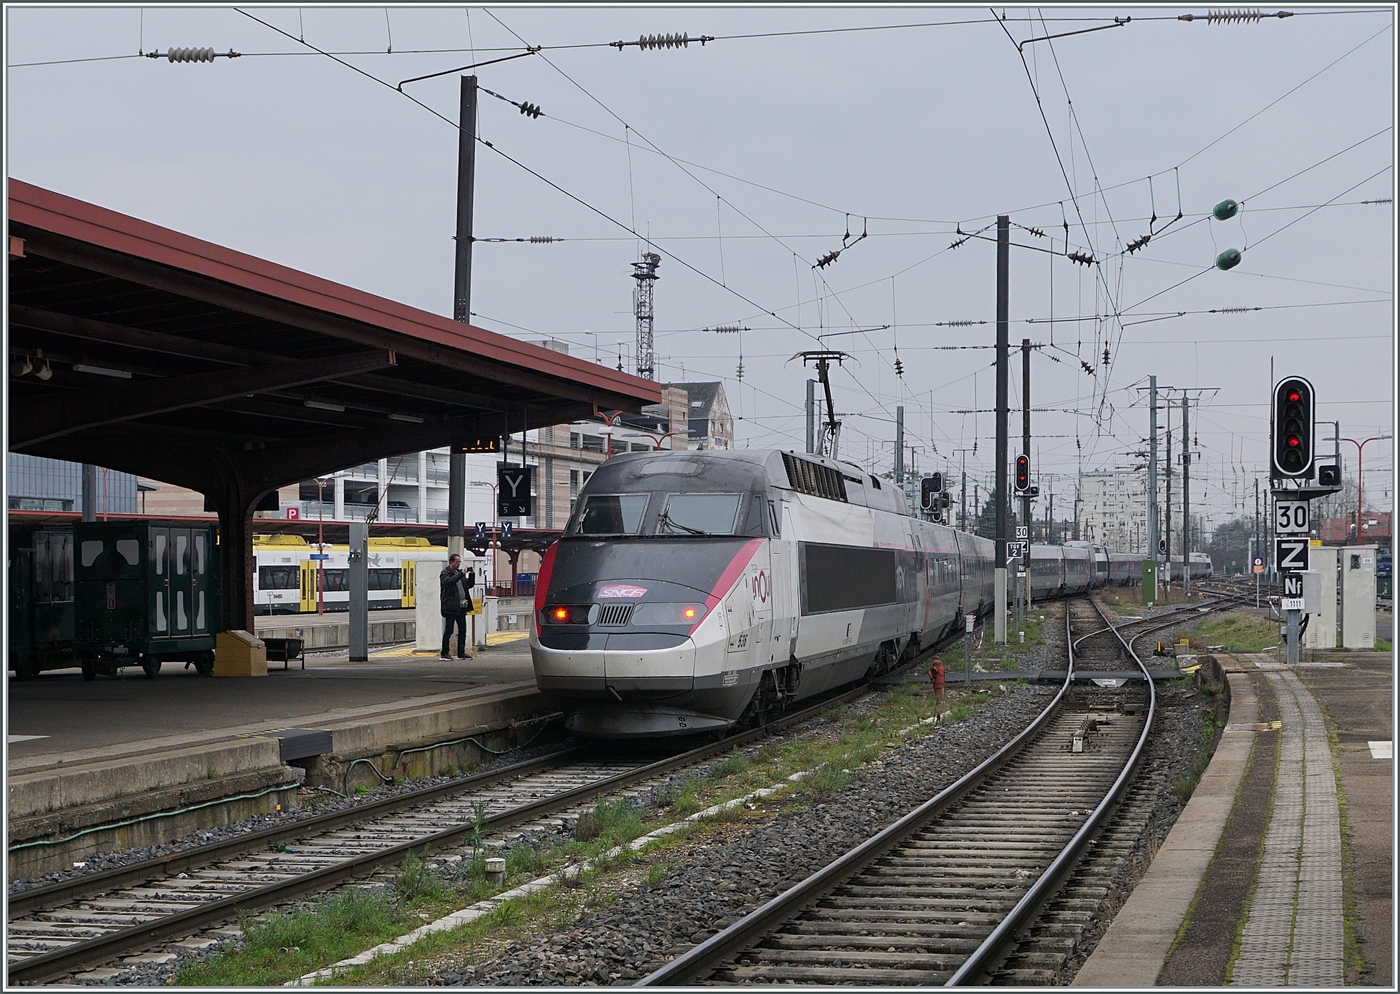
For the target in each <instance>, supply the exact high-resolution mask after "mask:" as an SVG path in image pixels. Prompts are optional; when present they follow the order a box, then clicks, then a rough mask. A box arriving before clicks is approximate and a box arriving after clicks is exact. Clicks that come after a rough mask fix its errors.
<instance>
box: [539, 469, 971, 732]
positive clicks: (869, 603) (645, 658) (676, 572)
mask: <svg viewBox="0 0 1400 994" xmlns="http://www.w3.org/2000/svg"><path fill="white" fill-rule="evenodd" d="M993 551H994V550H993V544H992V543H991V542H989V541H987V540H986V539H981V538H976V537H974V536H971V535H968V534H966V533H962V532H956V531H954V530H953V529H951V528H947V527H944V526H941V525H934V524H930V523H928V522H923V521H920V520H918V519H916V518H914V517H912V516H911V515H910V513H909V510H908V507H907V504H906V502H905V499H904V495H903V494H902V493H901V492H900V491H898V490H896V489H895V488H893V487H892V486H890V485H888V484H885V483H882V482H881V481H880V480H879V479H877V478H875V477H873V476H870V475H869V474H866V473H864V472H863V471H861V470H860V469H859V468H858V467H856V466H853V465H850V464H848V463H842V462H836V461H833V460H830V459H824V458H820V457H816V456H810V455H799V454H796V453H792V452H779V451H743V452H724V451H714V452H677V453H664V452H663V453H633V454H628V455H622V456H618V457H615V458H613V459H610V460H609V461H608V462H606V463H604V464H603V465H602V466H600V467H599V468H598V470H597V471H596V472H595V473H594V474H593V475H592V477H591V478H590V479H589V481H588V483H587V484H586V485H585V487H584V489H583V492H582V493H581V494H580V497H579V501H578V504H577V506H576V507H575V509H574V513H573V515H572V516H571V518H570V521H569V524H568V527H567V528H566V530H565V533H564V536H563V537H562V538H561V539H560V541H559V542H557V543H556V544H555V545H554V546H552V547H551V548H550V550H549V551H548V553H546V555H545V558H544V562H543V563H542V564H541V567H540V575H539V581H538V587H537V592H536V599H535V607H536V613H537V622H538V625H537V627H536V630H535V631H534V632H533V633H532V635H531V639H530V649H531V655H532V657H533V660H534V667H535V676H536V681H537V683H538V684H539V687H540V689H541V690H543V691H546V692H548V693H550V694H553V695H555V696H556V697H557V698H560V699H563V700H564V701H566V702H567V708H566V710H567V712H568V717H567V726H568V727H569V728H570V729H571V730H573V731H576V732H579V733H581V734H585V735H591V736H598V737H651V736H663V735H677V734H689V733H695V732H705V731H719V730H722V729H724V728H726V727H728V726H730V725H732V724H734V723H735V722H737V721H740V720H747V719H752V718H754V717H757V716H761V715H762V714H763V713H764V712H766V711H768V710H769V709H772V708H776V707H779V706H782V705H785V704H786V703H788V702H791V701H794V700H799V699H801V698H804V697H809V696H811V695H813V694H817V693H820V692H822V691H824V690H828V689H830V688H832V687H836V686H840V685H842V684H845V683H849V682H851V681H853V680H856V679H859V678H860V677H861V676H863V675H866V674H870V673H879V672H883V671H885V670H888V669H890V668H891V667H893V666H894V664H895V663H896V662H897V661H898V660H900V659H901V658H904V657H905V656H907V655H908V654H912V653H913V652H915V651H917V650H918V648H919V647H920V646H927V645H930V644H932V643H933V642H935V641H937V640H938V639H940V638H942V637H943V636H945V635H947V634H949V633H951V632H952V631H954V630H955V629H956V628H957V626H958V624H959V620H960V618H961V617H962V615H963V614H982V613H985V612H987V611H989V610H990V608H991V602H992V557H993Z"/></svg>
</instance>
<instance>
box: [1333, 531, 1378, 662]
mask: <svg viewBox="0 0 1400 994" xmlns="http://www.w3.org/2000/svg"><path fill="white" fill-rule="evenodd" d="M1337 551H1338V553H1339V554H1340V556H1341V563H1340V572H1341V577H1342V648H1343V649H1374V648H1375V647H1376V546H1374V545H1344V546H1342V547H1341V548H1340V549H1338V550H1337Z"/></svg>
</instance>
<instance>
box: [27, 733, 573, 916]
mask: <svg viewBox="0 0 1400 994" xmlns="http://www.w3.org/2000/svg"><path fill="white" fill-rule="evenodd" d="M558 748H559V746H558V745H557V744H556V743H546V744H538V745H532V746H529V747H527V748H522V749H516V750H512V751H511V752H509V753H506V754H504V755H501V756H496V757H493V758H492V759H491V761H490V762H488V763H484V764H483V765H482V766H481V768H480V769H478V770H474V771H473V775H475V774H479V773H488V772H490V771H491V770H493V769H497V768H499V767H501V766H511V765H514V764H516V763H524V762H527V761H529V760H531V759H535V758H537V757H539V756H542V755H545V754H546V753H549V752H552V751H554V750H556V749H558ZM454 779H458V778H456V777H449V776H433V777H420V778H418V779H414V780H405V781H403V782H402V783H386V784H381V785H380V786H379V787H376V788H375V789H374V790H371V791H370V792H369V793H367V794H352V795H351V796H349V797H337V796H335V795H334V794H329V793H325V792H322V791H317V790H314V789H309V788H305V787H303V788H302V790H301V793H302V795H303V800H304V801H305V802H306V805H307V806H306V807H300V808H294V809H292V810H290V811H280V812H276V813H270V814H262V815H254V816H253V817H252V818H245V819H244V820H243V821H238V822H234V823H232V824H229V825H220V826H218V827H216V828H206V829H200V830H199V831H195V832H190V833H189V834H187V835H183V836H181V837H180V838H178V839H172V840H170V841H169V842H165V843H162V844H160V845H158V846H136V847H134V848H131V849H114V850H109V851H107V852H99V853H92V854H90V855H87V856H84V857H83V858H82V859H81V860H79V861H77V862H80V863H81V864H82V865H81V866H78V865H75V866H71V867H66V868H65V869H62V870H55V871H53V872H51V873H45V874H42V875H40V876H37V877H17V878H15V879H14V880H11V881H10V883H9V890H8V893H10V894H18V893H21V892H23V891H26V890H32V889H33V888H35V887H42V886H44V885H46V884H53V883H58V882H59V881H61V880H74V879H77V878H80V877H85V876H89V875H91V874H94V873H100V872H102V871H103V870H112V869H116V868H117V867H121V866H130V865H131V864H132V863H140V862H142V861H143V860H148V859H157V858H159V857H161V856H169V855H171V854H172V853H177V852H182V851H184V850H186V849H194V848H197V847H199V846H202V845H207V844H209V843H210V842H218V841H221V840H224V839H231V838H235V837H236V836H239V835H247V834H248V833H250V832H259V831H262V830H263V829H265V828H274V827H278V826H282V825H291V824H294V823H296V822H298V821H305V820H306V819H308V818H311V817H314V816H316V815H319V814H324V813H325V812H328V811H340V810H343V809H345V808H353V807H358V806H360V805H362V804H368V803H369V802H371V801H377V800H379V799H381V798H384V797H391V796H393V795H396V794H405V793H408V792H409V791H413V790H420V789H422V788H424V787H432V786H436V785H438V784H444V783H449V782H451V781H452V780H454Z"/></svg>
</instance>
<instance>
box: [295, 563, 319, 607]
mask: <svg viewBox="0 0 1400 994" xmlns="http://www.w3.org/2000/svg"><path fill="white" fill-rule="evenodd" d="M316 566H317V564H316V563H314V562H311V561H310V560H306V561H303V562H301V563H299V564H298V567H299V568H298V571H297V575H298V577H299V578H300V581H301V582H300V583H299V584H298V588H299V589H300V591H301V596H300V598H299V600H300V603H299V605H298V607H299V608H300V610H301V613H302V614H308V613H313V614H314V613H315V611H316Z"/></svg>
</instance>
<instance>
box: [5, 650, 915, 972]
mask: <svg viewBox="0 0 1400 994" xmlns="http://www.w3.org/2000/svg"><path fill="white" fill-rule="evenodd" d="M920 655H922V654H920ZM916 658H917V657H916ZM868 691H869V687H868V686H867V685H861V686H859V687H855V688H852V689H851V690H847V691H845V692H843V693H841V694H837V695H834V696H830V697H824V698H822V699H820V700H818V701H816V702H814V703H813V704H811V705H810V706H808V707H805V708H803V709H801V710H800V711H795V712H793V713H791V714H787V715H783V716H782V717H781V718H778V719H775V720H774V721H771V722H769V723H767V724H765V725H763V726H760V727H759V728H755V729H750V730H749V731H746V732H741V733H739V734H738V735H734V736H730V737H729V738H725V739H721V740H719V741H717V742H711V743H706V744H704V745H701V746H698V747H696V748H694V749H691V750H689V751H687V752H684V753H681V754H679V755H676V756H668V757H665V758H663V759H660V760H657V761H655V762H652V763H648V764H645V765H643V766H639V767H637V768H636V769H633V770H628V771H626V772H624V773H620V774H618V775H616V776H613V777H609V778H607V779H605V780H599V781H597V782H595V783H591V784H585V785H582V786H579V787H575V788H573V789H571V790H567V791H562V792H560V793H558V794H553V795H550V796H549V797H545V798H541V799H539V800H537V801H532V802H530V803H528V804H524V805H520V806H517V807H515V808H511V809H509V810H507V811H503V812H501V813H499V814H497V815H492V816H490V817H488V818H484V819H482V820H481V821H479V822H477V821H473V822H470V823H463V824H462V825H459V826H454V827H453V828H449V829H444V830H442V831H439V832H435V833H432V834H429V835H425V836H423V837H421V838H418V839H414V840H412V841H409V842H404V843H400V844H398V845H395V846H390V847H387V848H385V849H381V850H378V851H376V852H373V853H368V854H365V855H361V856H357V857H353V858H351V859H348V860H345V861H343V862H340V863H334V864H331V865H330V866H326V867H322V868H321V869H318V870H312V871H309V872H307V873H303V874H299V875H298V876H295V877H290V878H288V879H287V880H282V881H277V882H275V883H271V884H267V885H264V886H262V887H257V888H253V889H250V890H247V891H243V892H241V893H239V894H234V895H230V896H229V897H226V898H221V899H219V900H216V901H210V902H208V903H206V904H201V905H199V906H198V907H194V908H189V909H187V910H185V911H182V912H178V913H176V914H174V915H169V916H166V917H164V918H160V919H157V920H155V921H152V922H145V923H142V924H140V925H132V926H130V927H128V928H124V929H118V930H115V931H112V932H108V933H106V934H104V935H100V936H96V937H94V938H92V939H87V940H83V941H79V942H75V943H72V944H70V945H67V946H64V947H62V948H60V949H55V950H51V951H50V952H47V953H41V954H39V955H36V956H31V957H28V958H26V959H23V960H18V961H16V962H14V963H11V964H9V965H8V967H7V971H6V977H7V980H8V981H9V983H11V984H14V983H22V982H34V981H43V980H50V979H53V978H55V977H61V976H64V975H66V974H69V973H72V972H73V971H74V970H76V969H79V968H81V967H83V966H87V965H90V964H91V963H94V962H100V961H104V960H107V959H110V958H111V957H112V956H115V955H117V954H119V953H123V952H126V951H128V950H131V949H135V948H140V947H143V946H148V945H150V944H151V943H153V942H159V941H162V940H165V939H170V938H174V937H176V936H180V935H187V934H189V933H190V932H191V931H194V930H197V929H198V928H201V927H204V926H207V925H211V924H214V923H217V922H220V921H223V920H225V919H226V918H228V917H230V916H231V915H233V914H235V913H236V912H238V911H242V910H251V909H254V908H260V907H266V906H268V905H270V904H276V903H279V902H281V901H283V900H286V899H289V898H292V897H296V896H299V895H301V894H305V893H307V892H309V891H315V890H320V889H322V888H325V887H327V886H329V885H331V884H335V883H339V882H341V881H343V880H346V879H349V878H351V877H356V876H363V875H365V874H366V873H368V872H370V871H372V870H374V869H376V868H378V867H380V866H382V865H384V864H386V863H394V862H397V861H398V860H400V859H402V858H403V857H405V856H407V855H408V854H409V853H411V852H424V853H426V852H427V851H429V850H430V849H433V848H435V847H438V846H441V845H443V844H444V843H450V842H453V841H455V840H456V839H458V838H460V837H462V836H464V835H468V834H471V833H475V832H478V831H484V830H488V829H501V828H506V827H509V826H511V825H514V824H517V823H519V822H523V821H529V820H531V819H534V818H539V817H541V816H543V815H546V814H549V813H551V812H553V811H555V810H558V809H560V808H567V807H571V806H573V805H575V804H578V803H580V802H583V801H587V800H590V799H591V798H593V797H596V796H598V795H600V794H605V793H608V792H610V791H614V790H618V789H620V788H622V787H626V786H629V785H630V784H632V783H635V782H637V781H640V780H646V779H648V778H651V777H654V776H658V775H661V774H663V773H667V772H669V771H670V770H673V769H678V768H681V767H685V766H689V765H692V764H694V763H697V762H700V761H702V760H705V759H708V758H709V757H711V756H714V755H717V754H720V753H724V752H728V751H730V750H732V749H734V748H735V747H737V746H741V745H747V744H748V743H750V742H752V741H755V740H757V739H761V738H764V737H766V736H768V735H771V734H773V733H774V732H777V731H781V730H782V729H784V728H786V727H787V726H789V725H792V724H796V723H798V722H801V721H803V720H806V719H808V718H810V717H812V716H813V715H814V714H816V713H818V712H819V711H822V710H825V709H827V708H830V707H832V706H834V705H839V704H843V703H846V702H848V701H851V700H854V699H856V698H858V697H860V696H861V695H863V694H865V693H867V692H868ZM551 761H552V758H545V759H540V760H534V761H531V762H530V763H523V764H519V765H517V766H516V767H512V768H509V769H507V770H500V771H496V773H494V774H487V775H484V776H486V777H492V778H494V779H496V780H499V779H503V778H506V777H508V776H510V775H511V774H512V772H514V773H516V774H519V773H523V772H529V769H527V768H530V769H534V768H537V767H540V766H547V765H549V764H550V762H551ZM484 785H485V784H484V783H483V782H482V780H480V779H473V782H472V783H470V784H467V783H466V782H465V781H454V782H453V783H452V784H443V785H437V786H434V787H429V788H424V789H423V790H421V791H414V792H410V793H407V794H400V795H396V796H394V797H389V798H384V799H383V800H382V801H377V802H373V804H365V805H359V806H357V807H355V808H348V809H344V810H343V811H337V812H331V813H329V814H328V815H326V816H320V818H321V820H317V819H307V820H305V821H301V822H297V823H295V824H293V825H288V826H284V827H278V828H276V829H268V830H264V831H263V832H260V833H249V835H247V836H241V837H239V838H238V839H234V840H228V841H227V842H225V843H217V844H215V845H213V846H210V847H201V848H199V849H191V850H186V851H185V852H183V853H177V854H173V855H172V856H171V857H160V858H158V859H156V860H147V861H144V862H143V863H142V864H133V865H132V866H130V867H120V868H118V869H117V870H113V871H107V874H100V875H99V874H95V875H93V876H94V878H96V877H98V876H102V877H103V883H104V886H103V887H102V888H101V889H102V890H108V889H110V888H111V886H113V885H114V881H116V880H117V878H118V877H122V878H123V882H130V881H131V880H140V879H145V878H149V876H150V873H149V872H147V873H145V874H141V873H138V872H137V869H138V867H141V866H145V867H147V868H148V869H155V870H157V871H158V872H159V874H160V875H165V874H167V873H168V872H170V871H171V870H172V869H173V867H174V864H173V863H172V860H176V859H181V860H187V861H186V862H183V863H182V865H185V866H192V865H195V864H196V863H198V864H207V863H210V862H215V861H217V858H227V857H228V856H230V855H235V854H237V853H238V852H240V851H243V850H246V849H248V848H256V846H255V845H254V844H253V843H252V842H251V840H252V839H253V837H254V836H257V841H258V842H259V843H268V842H272V841H276V840H277V839H281V838H288V837H304V836H305V835H307V834H308V832H307V829H308V828H312V829H320V830H328V829H330V828H334V827H340V826H342V825H344V824H348V823H352V822H354V821H356V820H360V819H362V818H364V817H365V816H366V814H375V815H378V814H383V813H385V812H386V811H392V810H395V809H398V808H403V807H411V806H413V805H414V804H417V803H422V802H424V801H427V800H432V799H434V798H435V797H438V796H441V795H443V794H448V793H457V792H461V791H462V790H463V789H464V787H479V786H484ZM428 795H433V796H431V797H430V796H428ZM239 842H243V843H245V844H244V845H243V846H242V847H241V848H240V847H239V846H238V845H237V843H239ZM214 850H218V852H219V854H220V855H219V856H218V857H214V858H211V856H210V853H211V851H214ZM82 882H83V881H81V880H80V881H65V882H64V883H62V884H54V885H49V886H48V887H46V888H35V891H34V893H36V894H38V893H39V892H40V891H42V892H43V893H44V894H46V895H48V897H49V898H50V900H48V901H40V900H39V899H38V898H33V899H30V900H29V901H28V903H27V905H26V908H27V909H33V908H34V907H36V906H41V905H42V904H48V903H53V902H54V899H55V897H56V895H58V894H59V893H60V892H62V891H65V890H67V891H70V892H72V893H76V896H79V897H81V896H82V895H83V894H90V893H92V891H91V890H88V891H76V892H75V891H74V888H76V887H77V886H80V885H81V884H82ZM27 894H28V892H26V894H21V895H15V897H16V898H19V897H26V896H27ZM69 899H70V900H72V899H74V898H73V897H72V896H70V897H69ZM8 917H11V918H13V917H14V911H13V910H12V911H10V913H9V916H8Z"/></svg>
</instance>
